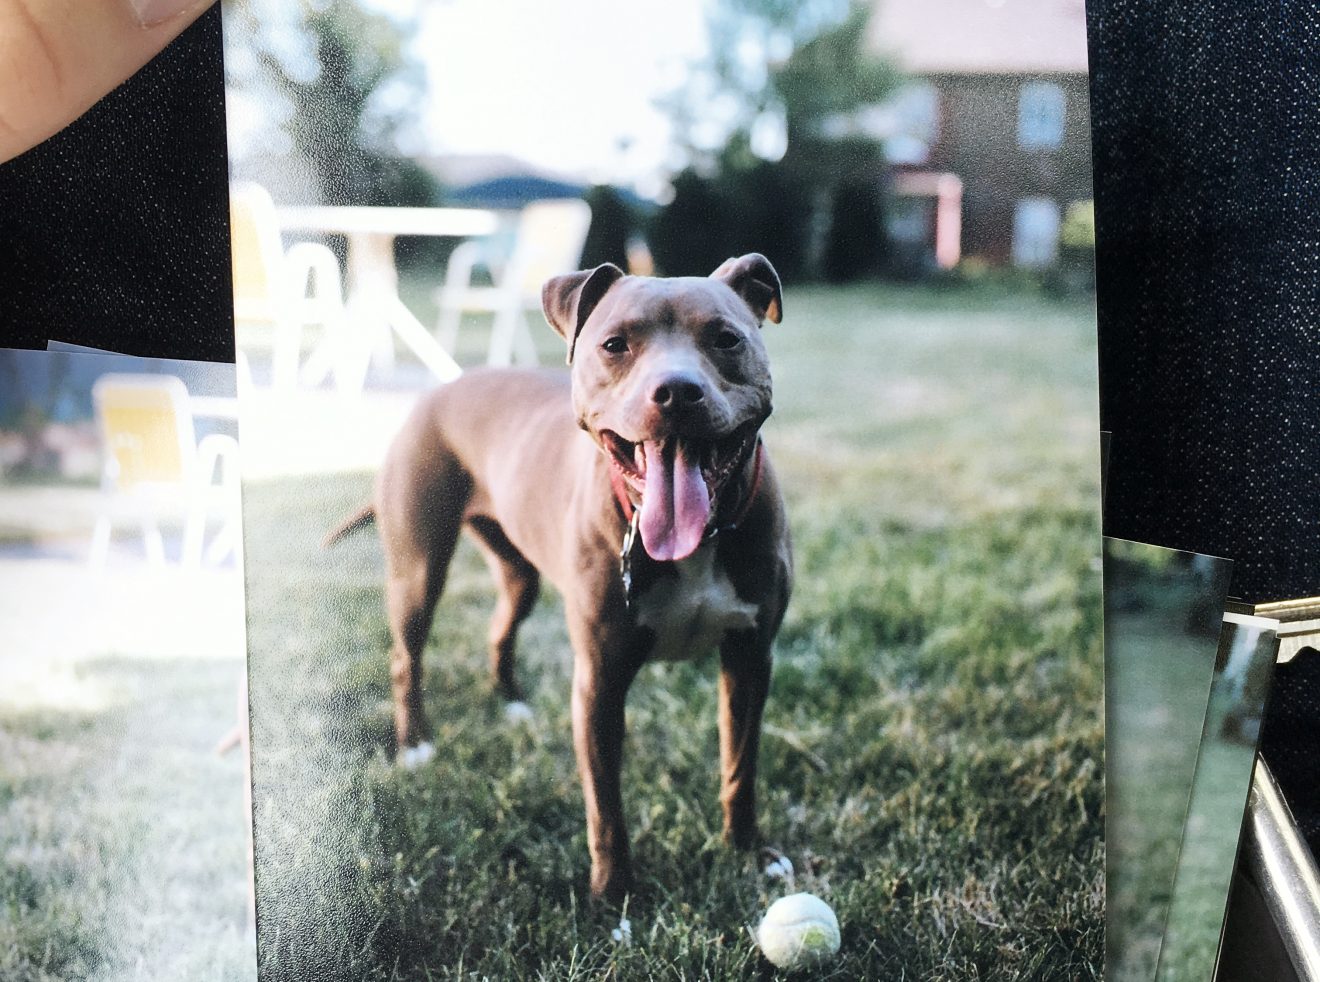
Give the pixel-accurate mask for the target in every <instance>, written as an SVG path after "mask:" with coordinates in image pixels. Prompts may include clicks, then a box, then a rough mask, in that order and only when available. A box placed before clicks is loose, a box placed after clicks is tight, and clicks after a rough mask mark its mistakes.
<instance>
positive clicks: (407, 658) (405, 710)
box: [376, 452, 471, 766]
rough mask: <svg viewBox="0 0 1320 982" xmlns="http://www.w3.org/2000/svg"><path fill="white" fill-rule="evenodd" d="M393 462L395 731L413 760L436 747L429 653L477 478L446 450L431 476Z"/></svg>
mask: <svg viewBox="0 0 1320 982" xmlns="http://www.w3.org/2000/svg"><path fill="white" fill-rule="evenodd" d="M390 464H391V461H388V460H387V461H386V467H385V469H384V470H382V472H381V479H380V482H379V484H378V486H377V502H376V523H377V527H378V528H379V531H380V536H381V543H382V545H383V547H384V551H385V562H386V574H387V575H386V583H385V604H386V612H387V615H388V618H389V625H390V636H391V639H392V642H393V644H392V646H391V649H390V683H391V688H392V689H393V695H394V730H395V737H396V738H397V741H398V754H399V759H400V761H401V762H402V763H404V764H405V765H408V766H412V765H415V764H419V763H423V762H424V761H425V760H426V759H427V758H428V757H429V756H430V755H431V753H432V752H433V751H432V747H431V744H430V739H431V728H430V724H429V723H428V722H427V719H426V713H425V710H424V709H423V708H422V652H423V650H424V649H425V647H426V639H427V637H428V636H429V635H430V633H431V622H432V618H433V617H434V615H435V605H436V602H437V601H438V600H439V599H440V593H441V591H442V590H443V589H444V585H445V576H446V574H447V573H448V570H449V561H450V559H452V558H453V555H454V548H455V546H456V545H457V544H458V535H459V532H460V530H461V528H462V524H463V509H464V506H465V505H466V502H467V499H468V496H469V494H470V489H471V480H470V478H469V477H468V476H467V474H466V473H465V472H464V471H463V470H462V469H461V468H460V467H459V465H458V462H457V461H455V460H454V459H453V458H449V457H447V455H445V456H441V453H440V452H436V453H435V454H434V455H433V456H432V457H431V463H430V466H429V467H428V470H427V473H425V475H423V476H424V478H425V480H419V479H418V478H419V476H418V475H417V474H415V473H414V474H412V475H407V474H399V473H395V472H393V471H392V468H391V466H390Z"/></svg>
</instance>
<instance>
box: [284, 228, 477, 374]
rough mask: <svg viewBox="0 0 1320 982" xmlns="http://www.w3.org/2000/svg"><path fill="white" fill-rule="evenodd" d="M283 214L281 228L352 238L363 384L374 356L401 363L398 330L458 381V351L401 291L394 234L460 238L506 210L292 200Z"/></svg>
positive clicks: (351, 276)
mask: <svg viewBox="0 0 1320 982" xmlns="http://www.w3.org/2000/svg"><path fill="white" fill-rule="evenodd" d="M277 214H278V216H279V222H280V228H281V229H297V230H299V231H316V232H327V233H332V234H337V235H343V236H346V237H347V238H348V297H347V303H348V308H349V311H350V317H351V318H352V319H353V321H354V322H355V323H357V324H360V325H362V326H363V327H365V328H366V332H365V338H364V342H365V343H366V344H367V345H369V347H367V348H366V350H364V351H363V352H362V355H361V357H360V358H359V359H357V364H358V366H359V369H358V370H359V371H360V377H359V378H358V379H357V381H358V383H359V384H358V387H359V388H360V387H361V384H360V383H361V381H362V380H363V379H365V377H366V373H367V369H368V368H369V367H370V365H371V362H372V361H380V362H383V363H385V364H386V365H390V364H392V363H393V353H394V348H393V342H392V339H391V336H390V332H391V331H393V333H395V334H397V335H398V336H399V338H400V339H401V340H402V341H403V343H404V344H406V345H407V346H408V347H409V348H410V349H411V350H412V351H413V353H414V354H416V355H417V357H418V358H419V359H420V360H421V362H422V364H423V365H425V366H426V367H427V368H428V369H430V370H431V372H433V373H434V374H435V375H436V377H437V378H439V379H440V381H442V382H452V381H453V380H454V379H456V378H458V376H459V375H460V374H462V369H460V368H459V367H458V363H457V362H455V361H454V359H453V356H452V355H450V353H449V352H448V351H446V350H445V349H444V347H443V346H442V345H441V344H440V343H439V342H438V341H437V340H436V339H435V338H434V337H433V336H432V334H431V332H430V331H428V330H427V329H426V328H425V327H424V326H423V325H422V322H421V321H419V320H418V319H417V317H416V316H415V315H414V314H413V312H412V311H411V310H409V309H408V307H407V305H406V304H405V303H404V302H403V300H402V299H401V298H400V297H399V274H398V270H396V269H395V267H394V239H395V237H396V236H399V235H435V236H448V237H454V238H469V237H471V236H480V235H490V234H491V233H492V232H495V231H496V230H497V229H498V228H499V216H498V214H496V213H495V212H493V211H484V210H481V209H476V208H381V207H367V206H356V205H344V206H340V205H317V206H310V207H287V208H280V209H278V210H277Z"/></svg>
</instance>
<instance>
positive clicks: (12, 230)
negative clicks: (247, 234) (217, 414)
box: [0, 7, 234, 361]
mask: <svg viewBox="0 0 1320 982" xmlns="http://www.w3.org/2000/svg"><path fill="white" fill-rule="evenodd" d="M224 126H225V117H224V74H223V71H222V65H221V60H220V10H219V8H218V7H216V8H213V9H212V10H210V11H209V12H207V13H206V14H204V15H202V17H201V18H200V19H199V20H198V21H197V22H196V23H195V24H193V25H192V26H191V27H190V28H188V29H187V30H186V31H185V32H184V33H183V34H182V35H181V36H180V37H179V38H178V39H177V40H176V41H175V42H174V43H173V44H172V45H171V46H170V47H169V48H168V49H167V50H166V51H165V52H164V53H163V54H161V55H160V56H159V57H158V58H156V59H155V60H154V61H152V62H151V64H149V65H148V66H147V67H146V68H144V69H143V70H142V71H141V72H139V73H138V74H137V75H135V76H134V77H133V78H131V79H130V80H129V81H128V82H126V83H125V84H124V85H122V86H120V87H119V88H118V89H116V90H115V91H114V92H112V93H111V94H110V95H108V96H107V97H106V98H105V99H103V100H102V101H101V102H100V103H98V104H97V105H96V106H94V107H93V108H92V110H91V111H90V112H88V113H87V114H86V115H85V116H83V117H82V118H81V119H79V120H78V121H77V122H75V123H74V124H73V125H71V126H69V127H68V128H67V129H65V130H64V131H63V132H61V133H58V134H56V135H55V136H54V137H52V138H51V139H50V140H47V141H46V142H45V143H43V144H41V145H40V146H38V147H36V148H34V149H33V150H30V151H29V152H28V153H26V154H23V155H22V156H20V157H18V158H17V159H15V160H12V161H9V162H8V163H5V164H0V345H3V346H7V347H11V348H44V347H45V346H46V341H47V339H49V338H58V339H60V340H64V341H74V342H79V343H82V344H89V345H93V346H97V347H109V348H114V349H116V350H120V351H126V352H129V353H131V354H139V355H155V356H158V357H162V358H191V359H198V360H205V361H233V360H234V338H233V333H234V332H233V314H232V311H231V308H230V287H229V281H230V274H229V238H228V236H229V216H228V161H227V159H226V157H225V130H224Z"/></svg>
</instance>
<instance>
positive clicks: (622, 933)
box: [610, 917, 632, 945]
mask: <svg viewBox="0 0 1320 982" xmlns="http://www.w3.org/2000/svg"><path fill="white" fill-rule="evenodd" d="M610 937H611V938H613V939H614V942H615V944H621V945H630V944H632V921H630V920H628V918H626V917H620V918H619V926H618V927H616V928H615V929H614V930H613V931H611V932H610Z"/></svg>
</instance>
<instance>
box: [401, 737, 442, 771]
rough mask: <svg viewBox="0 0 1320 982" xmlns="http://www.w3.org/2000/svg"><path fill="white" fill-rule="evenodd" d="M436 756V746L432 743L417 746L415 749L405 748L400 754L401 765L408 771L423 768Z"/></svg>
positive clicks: (427, 742)
mask: <svg viewBox="0 0 1320 982" xmlns="http://www.w3.org/2000/svg"><path fill="white" fill-rule="evenodd" d="M434 756H435V745H434V744H433V743H431V742H430V741H426V742H423V743H419V744H417V746H415V747H404V748H403V750H401V751H400V752H399V763H400V764H402V765H403V766H404V767H405V768H406V769H407V770H410V771H411V770H413V769H414V768H417V767H421V766H422V765H423V764H425V763H426V762H427V761H428V760H430V759H431V758H432V757H434Z"/></svg>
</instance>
